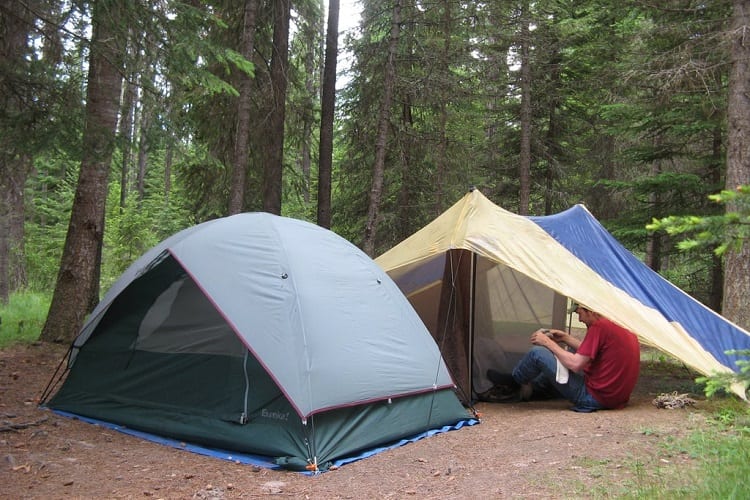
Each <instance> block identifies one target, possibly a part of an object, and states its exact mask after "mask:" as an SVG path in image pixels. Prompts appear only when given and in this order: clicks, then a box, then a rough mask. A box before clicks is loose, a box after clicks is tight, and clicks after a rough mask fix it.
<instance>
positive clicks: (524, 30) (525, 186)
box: [518, 2, 531, 215]
mask: <svg viewBox="0 0 750 500" xmlns="http://www.w3.org/2000/svg"><path fill="white" fill-rule="evenodd" d="M529 24H530V21H529V3H528V2H523V5H522V6H521V83H520V86H521V152H520V160H519V164H518V181H519V188H518V213H519V214H520V215H528V213H529V200H530V197H531V61H530V58H529V52H530V45H531V40H530V38H531V30H530V27H529Z"/></svg>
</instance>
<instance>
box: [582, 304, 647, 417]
mask: <svg viewBox="0 0 750 500" xmlns="http://www.w3.org/2000/svg"><path fill="white" fill-rule="evenodd" d="M577 352H578V354H582V355H583V356H588V357H589V358H591V362H590V363H589V364H588V366H587V367H586V368H585V369H584V371H583V372H584V375H585V380H586V388H587V389H588V390H589V393H590V394H591V395H592V396H594V398H595V399H596V400H597V401H599V403H601V404H602V405H604V406H606V407H607V408H622V407H623V406H625V404H626V403H627V402H628V400H629V399H630V394H631V393H632V392H633V388H634V387H635V384H636V382H637V381H638V374H639V372H640V368H641V351H640V346H639V344H638V337H636V336H635V334H634V333H633V332H631V331H629V330H626V329H625V328H623V327H621V326H619V325H616V324H615V323H612V322H611V321H610V320H608V319H606V318H599V319H598V320H596V321H595V322H594V323H593V324H592V325H591V326H589V327H588V330H587V331H586V336H585V337H584V338H583V341H582V342H581V345H580V347H579V348H578V350H577Z"/></svg>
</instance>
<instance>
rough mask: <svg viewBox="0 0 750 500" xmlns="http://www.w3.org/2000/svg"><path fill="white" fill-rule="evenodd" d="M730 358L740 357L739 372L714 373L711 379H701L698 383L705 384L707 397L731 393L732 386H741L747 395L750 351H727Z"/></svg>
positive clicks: (749, 377) (749, 376)
mask: <svg viewBox="0 0 750 500" xmlns="http://www.w3.org/2000/svg"><path fill="white" fill-rule="evenodd" d="M726 354H728V355H730V356H738V357H741V359H739V360H737V361H736V364H737V366H738V367H739V371H737V372H734V373H714V374H713V375H711V376H710V377H700V378H698V379H697V380H696V381H697V382H698V383H701V384H705V385H706V387H705V393H706V396H709V397H711V396H714V395H716V394H723V393H729V392H730V391H731V389H732V386H734V385H739V386H740V387H742V388H743V389H744V390H745V393H747V389H748V387H750V349H736V350H730V351H727V352H726Z"/></svg>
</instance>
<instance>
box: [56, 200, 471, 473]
mask: <svg viewBox="0 0 750 500" xmlns="http://www.w3.org/2000/svg"><path fill="white" fill-rule="evenodd" d="M67 366H68V372H67V374H66V377H65V381H64V383H63V384H62V385H61V387H60V389H59V391H58V392H57V393H56V394H55V395H54V396H53V397H52V398H51V399H50V400H49V402H48V403H47V406H48V407H50V408H52V409H53V410H57V411H61V412H65V413H72V414H75V415H79V416H83V417H87V418H89V419H95V420H99V421H104V422H108V423H113V424H115V425H118V426H126V427H127V428H130V429H136V430H139V431H143V432H146V433H152V434H155V435H158V436H164V437H168V438H172V439H176V440H181V441H185V442H188V443H193V444H198V445H201V446H207V447H213V448H218V449H223V450H233V451H236V452H238V453H246V454H256V455H262V456H268V457H274V458H275V461H276V464H278V465H279V466H282V467H285V468H289V469H293V470H312V471H317V470H325V469H326V468H328V467H329V466H330V465H331V463H333V462H334V461H335V460H337V459H340V458H342V457H349V456H352V455H356V454H359V453H361V452H362V451H363V450H368V449H372V448H374V447H380V446H384V445H388V444H392V443H394V442H398V441H399V440H401V439H403V438H406V437H413V436H415V435H419V434H420V433H424V432H426V431H428V430H433V429H437V428H441V429H442V428H446V427H451V426H454V427H455V426H460V425H462V424H463V423H468V422H471V421H472V420H473V419H472V418H471V417H470V415H469V413H468V412H467V410H466V409H465V408H464V407H463V406H462V404H461V403H460V401H459V399H458V398H457V397H456V394H455V385H454V383H453V381H452V379H451V377H450V374H449V372H448V370H447V368H446V366H445V364H444V361H443V359H442V358H441V356H440V352H439V350H438V347H437V345H436V344H435V342H434V340H433V338H432V337H431V336H430V334H429V332H428V331H427V329H426V328H425V326H424V324H423V323H422V321H421V320H420V319H419V317H418V316H417V314H416V313H415V311H414V309H413V308H412V307H411V306H410V304H409V302H408V301H407V300H406V298H405V297H404V295H403V294H402V293H401V291H400V290H399V289H398V287H396V285H395V283H394V282H393V281H392V280H391V279H390V278H389V277H388V276H387V275H386V274H385V272H383V270H382V269H380V268H379V267H378V266H377V265H376V264H375V263H374V261H372V259H370V258H369V257H367V256H366V255H365V254H364V253H363V252H362V251H360V250H359V249H358V248H357V247H355V246H354V245H352V244H350V243H349V242H347V241H346V240H345V239H343V238H341V237H340V236H337V235H336V234H335V233H333V232H331V231H329V230H327V229H323V228H321V227H319V226H316V225H314V224H310V223H307V222H303V221H299V220H295V219H290V218H285V217H280V216H276V215H271V214H267V213H245V214H239V215H234V216H231V217H225V218H222V219H216V220H212V221H209V222H206V223H203V224H200V225H197V226H194V227H191V228H188V229H185V230H183V231H181V232H179V233H177V234H175V235H173V236H171V237H170V238H168V239H166V240H165V241H163V242H162V243H160V244H159V245H157V246H156V247H154V248H152V249H151V250H149V251H148V252H147V253H146V254H144V255H143V256H142V257H141V258H139V259H138V260H137V261H136V262H135V263H134V264H133V265H132V266H131V267H130V268H129V269H127V270H126V271H125V273H124V274H123V275H122V276H121V277H120V279H119V280H118V281H117V282H115V284H114V285H113V286H112V288H111V289H110V290H109V291H108V293H107V294H106V296H105V297H104V299H103V300H102V301H101V303H100V304H99V305H98V306H97V307H96V309H95V310H94V311H93V313H92V314H91V316H90V317H89V319H88V320H87V322H86V323H85V325H84V326H83V328H82V330H81V332H80V334H79V335H78V337H77V338H76V339H75V341H74V342H73V345H72V347H71V351H70V354H69V357H68V364H67ZM474 422H475V421H474Z"/></svg>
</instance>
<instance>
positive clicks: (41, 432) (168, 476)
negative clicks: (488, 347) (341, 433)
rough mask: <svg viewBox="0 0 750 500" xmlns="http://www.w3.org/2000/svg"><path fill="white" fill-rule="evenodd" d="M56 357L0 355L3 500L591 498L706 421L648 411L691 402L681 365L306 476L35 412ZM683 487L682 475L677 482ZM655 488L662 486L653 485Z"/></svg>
mask: <svg viewBox="0 0 750 500" xmlns="http://www.w3.org/2000/svg"><path fill="white" fill-rule="evenodd" d="M64 353H65V350H64V348H63V347H61V346H57V345H48V344H37V345H33V346H14V347H10V348H7V349H4V350H2V351H0V429H2V432H0V497H1V498H19V499H20V498H29V499H34V498H39V499H54V498H111V499H115V498H139V497H140V498H144V497H145V498H165V499H178V498H179V499H182V498H198V499H224V498H264V497H279V496H281V497H290V498H327V499H337V498H356V499H360V498H441V499H445V498H509V497H533V498H586V497H588V498H591V497H597V496H603V495H604V494H613V495H617V494H622V493H625V492H627V491H631V492H632V491H633V490H637V489H639V488H643V487H644V485H648V484H651V483H652V482H654V481H657V482H658V481H659V480H661V479H663V478H664V477H669V478H672V479H670V480H673V477H674V476H677V477H679V476H678V475H677V474H676V471H679V470H682V471H684V470H685V467H686V466H687V467H690V466H691V461H692V459H691V458H690V457H689V456H687V455H686V454H682V453H680V452H679V451H676V449H671V448H670V447H669V446H665V445H664V443H666V442H668V441H669V440H671V439H673V438H679V437H681V436H685V435H687V433H689V432H690V431H691V430H693V429H696V428H698V427H699V426H700V425H702V423H703V422H704V418H703V408H704V407H705V406H707V404H706V403H705V401H704V400H703V397H702V396H701V395H700V394H696V393H695V392H691V397H693V398H695V399H697V400H698V401H697V403H696V405H695V406H692V407H688V408H683V409H675V410H669V409H659V408H657V407H656V406H655V405H654V404H652V401H653V400H654V398H655V397H656V396H657V395H659V394H662V393H665V392H672V391H678V392H679V393H683V392H690V391H695V390H697V388H696V387H695V386H694V384H693V382H692V379H693V377H694V374H691V373H689V372H688V371H687V370H686V369H684V368H683V367H681V366H679V365H673V364H671V363H650V364H648V365H646V364H645V363H644V367H643V370H642V375H641V380H640V382H639V384H638V387H637V388H636V392H635V394H634V397H633V400H632V402H631V404H630V405H629V406H628V407H627V408H625V409H624V410H619V411H600V412H596V413H591V414H579V413H574V412H571V411H570V410H569V409H568V408H569V404H568V403H567V402H565V401H540V402H529V403H518V404H490V403H480V404H478V406H477V409H478V411H479V412H480V414H481V419H482V423H481V424H479V425H475V426H472V427H465V428H463V429H460V430H457V431H451V432H448V433H444V434H440V435H437V436H433V437H430V438H427V439H423V440H420V441H418V442H416V443H412V444H408V445H406V446H402V447H400V448H397V449H394V450H390V451H387V452H383V453H380V454H378V455H376V456H374V457H371V458H368V459H365V460H360V461H358V462H354V463H351V464H348V465H345V466H343V467H341V468H339V469H338V470H333V471H329V472H326V473H323V474H320V475H317V476H314V477H311V476H306V475H302V474H299V473H295V472H286V471H274V470H267V469H259V468H256V467H253V466H249V465H243V464H238V463H234V462H229V461H225V460H220V459H216V458H211V457H205V456H201V455H197V454H194V453H190V452H187V451H184V450H179V449H174V448H170V447H167V446H162V445H159V444H155V443H152V442H149V441H145V440H141V439H138V438H136V437H132V436H128V435H125V434H122V433H120V432H117V431H114V430H110V429H105V428H102V427H99V426H96V425H91V424H87V423H84V422H80V421H77V420H74V419H68V418H64V417H60V416H57V415H55V414H54V413H52V412H50V411H48V410H45V409H42V408H39V407H38V398H39V396H40V395H41V393H42V391H43V390H44V388H45V386H46V385H47V382H48V381H49V379H50V377H51V375H52V373H53V372H54V370H55V368H56V367H57V366H58V364H59V362H60V360H61V359H62V357H63V355H64ZM682 476H687V474H682ZM660 478H661V479H660Z"/></svg>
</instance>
